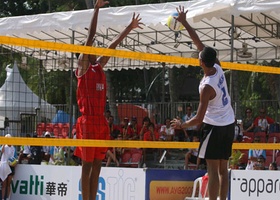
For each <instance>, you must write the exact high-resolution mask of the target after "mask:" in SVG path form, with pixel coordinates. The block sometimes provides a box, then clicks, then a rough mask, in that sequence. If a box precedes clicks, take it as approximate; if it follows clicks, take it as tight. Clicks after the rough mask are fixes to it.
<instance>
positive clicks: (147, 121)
mask: <svg viewBox="0 0 280 200" xmlns="http://www.w3.org/2000/svg"><path fill="white" fill-rule="evenodd" d="M150 123H151V120H150V118H149V117H144V119H143V121H142V128H141V130H140V133H139V139H140V140H143V139H144V134H145V133H146V132H147V131H148V126H149V124H150Z"/></svg>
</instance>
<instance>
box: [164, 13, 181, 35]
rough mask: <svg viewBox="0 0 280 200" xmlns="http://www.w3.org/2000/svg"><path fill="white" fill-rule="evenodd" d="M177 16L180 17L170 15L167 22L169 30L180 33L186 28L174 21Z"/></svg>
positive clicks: (176, 14)
mask: <svg viewBox="0 0 280 200" xmlns="http://www.w3.org/2000/svg"><path fill="white" fill-rule="evenodd" d="M177 16H178V13H173V14H172V15H170V16H169V17H168V18H167V22H166V25H167V26H168V28H169V29H170V30H172V31H175V32H177V31H180V30H182V29H183V28H184V26H183V25H182V24H181V22H179V21H178V20H176V19H174V17H177Z"/></svg>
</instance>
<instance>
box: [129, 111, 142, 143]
mask: <svg viewBox="0 0 280 200" xmlns="http://www.w3.org/2000/svg"><path fill="white" fill-rule="evenodd" d="M140 130H141V126H139V125H138V124H137V118H136V117H135V116H133V117H132V118H131V124H130V125H129V135H130V139H131V140H139V133H140Z"/></svg>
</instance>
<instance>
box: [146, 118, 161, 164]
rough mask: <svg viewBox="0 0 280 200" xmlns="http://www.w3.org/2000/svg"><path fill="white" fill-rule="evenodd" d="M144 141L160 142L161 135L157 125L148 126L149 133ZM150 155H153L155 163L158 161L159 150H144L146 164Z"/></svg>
mask: <svg viewBox="0 0 280 200" xmlns="http://www.w3.org/2000/svg"><path fill="white" fill-rule="evenodd" d="M143 138H144V139H143V140H144V141H157V140H159V133H158V132H157V131H156V129H155V124H154V123H152V122H151V123H150V124H149V125H148V131H147V132H145V133H144V137H143ZM148 153H153V155H154V161H156V159H157V155H158V154H159V152H158V149H144V155H143V157H144V162H146V156H147V154H148Z"/></svg>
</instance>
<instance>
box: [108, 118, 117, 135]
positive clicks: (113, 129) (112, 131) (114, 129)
mask: <svg viewBox="0 0 280 200" xmlns="http://www.w3.org/2000/svg"><path fill="white" fill-rule="evenodd" d="M108 124H109V128H110V138H111V139H116V138H117V137H118V135H119V134H120V129H119V127H118V126H117V125H115V124H114V117H113V116H112V115H111V116H109V119H108Z"/></svg>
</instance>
